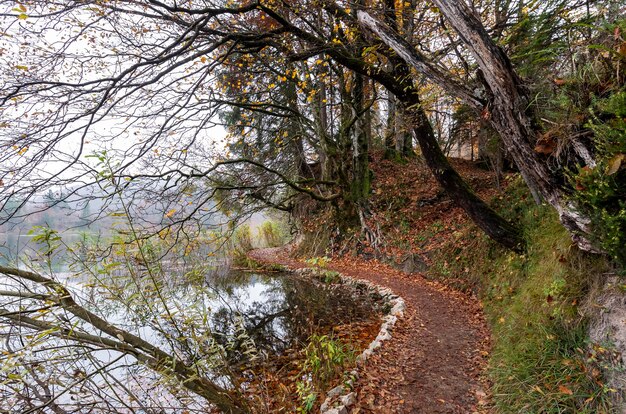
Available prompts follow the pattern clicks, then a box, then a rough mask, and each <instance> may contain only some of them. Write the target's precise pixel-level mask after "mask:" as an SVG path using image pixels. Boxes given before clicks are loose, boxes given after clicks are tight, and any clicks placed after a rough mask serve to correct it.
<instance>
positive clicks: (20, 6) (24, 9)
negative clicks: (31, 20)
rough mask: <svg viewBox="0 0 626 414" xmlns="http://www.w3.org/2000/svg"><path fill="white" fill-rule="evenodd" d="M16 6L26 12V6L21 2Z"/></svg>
mask: <svg viewBox="0 0 626 414" xmlns="http://www.w3.org/2000/svg"><path fill="white" fill-rule="evenodd" d="M17 8H18V9H20V10H21V11H23V12H24V13H26V10H28V9H27V8H26V6H24V5H23V4H20V5H19V6H17Z"/></svg>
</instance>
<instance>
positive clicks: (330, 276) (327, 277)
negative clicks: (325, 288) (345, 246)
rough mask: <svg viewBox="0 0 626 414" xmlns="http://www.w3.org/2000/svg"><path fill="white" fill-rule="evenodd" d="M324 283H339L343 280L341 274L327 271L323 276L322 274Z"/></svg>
mask: <svg viewBox="0 0 626 414" xmlns="http://www.w3.org/2000/svg"><path fill="white" fill-rule="evenodd" d="M322 277H323V280H324V283H328V284H330V283H337V282H339V281H340V280H341V275H340V274H339V272H335V271H334V270H326V271H325V272H324V273H323V274H322Z"/></svg>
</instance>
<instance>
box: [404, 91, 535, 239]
mask: <svg viewBox="0 0 626 414" xmlns="http://www.w3.org/2000/svg"><path fill="white" fill-rule="evenodd" d="M412 101H413V102H415V103H416V105H415V106H412V108H415V109H412V110H411V113H410V115H411V119H412V121H413V131H414V133H415V138H416V139H417V141H418V143H419V145H420V149H421V150H422V156H423V157H424V160H425V161H426V164H427V165H428V167H429V168H430V170H431V172H432V173H433V175H434V176H435V178H436V179H437V181H438V182H439V184H440V185H441V187H442V188H443V189H444V190H445V191H446V193H447V194H448V196H449V197H450V198H451V199H452V201H453V202H454V203H456V204H457V205H458V206H460V207H461V208H462V209H463V210H465V212H466V213H467V215H468V216H470V218H471V219H472V221H473V222H474V223H475V224H476V225H477V226H478V227H480V229H481V230H483V231H484V232H485V233H486V234H487V235H488V236H489V237H490V238H492V239H493V240H495V241H496V242H498V243H500V244H501V245H503V246H505V247H507V248H509V249H511V250H515V251H521V250H522V248H523V239H522V237H521V235H520V231H519V230H518V229H516V228H515V227H514V226H513V225H512V224H510V223H508V222H507V221H506V220H504V219H503V218H502V217H501V216H500V215H498V213H496V212H495V211H494V210H493V209H492V208H491V207H489V206H488V205H487V204H486V203H485V202H484V201H483V200H481V199H480V198H479V197H478V196H477V195H476V194H475V193H474V192H473V191H472V190H471V189H470V187H469V186H468V185H467V183H466V182H465V181H464V180H463V178H462V177H461V176H460V175H459V173H457V172H456V170H455V169H454V168H452V166H451V165H450V163H449V162H448V159H447V158H446V156H445V155H444V153H443V152H442V151H441V148H440V147H439V143H438V142H437V139H436V137H435V133H434V131H433V129H432V126H431V125H430V122H429V120H428V118H427V116H426V113H425V112H424V110H423V109H422V107H421V104H419V99H418V98H417V96H416V95H413V97H412Z"/></svg>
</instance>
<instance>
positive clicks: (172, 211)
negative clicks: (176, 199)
mask: <svg viewBox="0 0 626 414" xmlns="http://www.w3.org/2000/svg"><path fill="white" fill-rule="evenodd" d="M174 214H176V209H175V208H173V209H171V210H170V211H168V212H167V213H165V217H167V218H170V217H172V216H173V215H174Z"/></svg>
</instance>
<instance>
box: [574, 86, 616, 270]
mask: <svg viewBox="0 0 626 414" xmlns="http://www.w3.org/2000/svg"><path fill="white" fill-rule="evenodd" d="M594 112H598V115H595V114H594V118H593V120H592V122H591V123H590V124H589V125H588V126H589V128H590V129H591V130H593V132H594V134H595V137H594V139H595V141H596V146H597V148H598V154H597V165H596V166H595V167H594V168H589V167H582V168H580V169H579V170H578V172H577V174H575V175H573V176H572V181H573V183H572V184H573V186H574V187H575V189H576V191H575V193H574V194H573V196H572V197H573V198H574V200H576V202H577V203H578V205H579V206H580V208H581V209H582V210H583V211H584V212H585V213H586V214H587V215H588V216H589V217H591V220H592V224H593V230H594V234H593V236H594V237H595V239H596V240H595V241H596V242H597V243H598V244H599V245H600V246H601V247H602V248H603V249H604V250H606V251H607V252H608V253H609V254H610V255H611V257H612V258H613V259H614V260H616V261H617V262H618V263H620V264H621V265H622V266H624V265H626V247H625V246H626V201H625V200H626V91H621V92H619V93H615V94H613V95H612V96H611V97H609V98H607V99H604V100H600V101H598V102H597V103H596V105H595V108H594Z"/></svg>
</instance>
